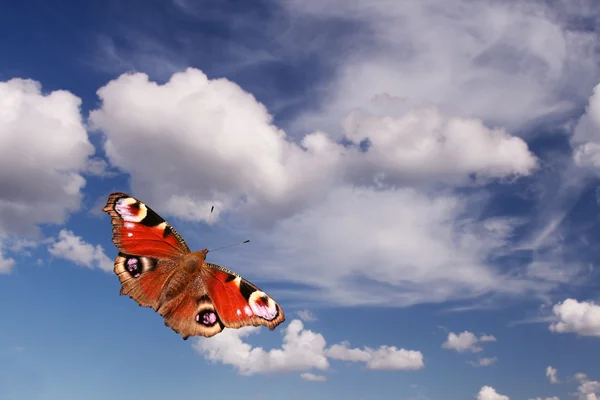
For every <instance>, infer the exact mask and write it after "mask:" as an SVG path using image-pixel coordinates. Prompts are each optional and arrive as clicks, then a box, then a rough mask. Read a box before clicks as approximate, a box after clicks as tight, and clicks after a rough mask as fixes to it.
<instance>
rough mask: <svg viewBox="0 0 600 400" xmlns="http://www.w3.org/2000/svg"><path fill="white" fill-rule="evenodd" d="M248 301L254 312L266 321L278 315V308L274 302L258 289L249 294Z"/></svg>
mask: <svg viewBox="0 0 600 400" xmlns="http://www.w3.org/2000/svg"><path fill="white" fill-rule="evenodd" d="M248 303H249V304H250V308H251V309H252V312H254V314H256V315H257V316H259V317H261V318H263V319H266V320H267V321H272V320H274V319H275V318H277V316H278V315H279V309H278V307H277V305H276V304H275V302H274V301H273V300H272V299H271V298H270V297H269V296H267V295H266V294H265V293H264V292H261V291H259V290H257V291H255V292H254V293H252V294H251V295H250V298H249V299H248Z"/></svg>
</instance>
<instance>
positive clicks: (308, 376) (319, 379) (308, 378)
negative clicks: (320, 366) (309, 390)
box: [300, 372, 327, 382]
mask: <svg viewBox="0 0 600 400" xmlns="http://www.w3.org/2000/svg"><path fill="white" fill-rule="evenodd" d="M300 377H301V378H302V379H304V380H306V381H312V382H325V381H327V377H326V376H323V375H315V374H313V373H310V372H303V373H301V374H300Z"/></svg>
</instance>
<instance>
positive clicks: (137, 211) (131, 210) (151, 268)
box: [103, 193, 190, 310]
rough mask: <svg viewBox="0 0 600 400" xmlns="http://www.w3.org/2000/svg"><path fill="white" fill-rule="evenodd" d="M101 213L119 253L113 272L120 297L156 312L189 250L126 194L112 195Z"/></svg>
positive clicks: (164, 222) (157, 219)
mask: <svg viewBox="0 0 600 400" xmlns="http://www.w3.org/2000/svg"><path fill="white" fill-rule="evenodd" d="M103 211H105V212H107V213H108V214H109V215H110V216H111V222H112V225H113V242H114V243H115V245H116V246H117V248H118V249H119V255H118V256H117V258H116V259H115V268H114V271H115V273H116V274H117V276H118V277H119V280H120V281H121V284H122V287H121V294H122V295H125V294H126V295H129V296H130V297H131V298H132V299H134V300H135V301H137V302H138V303H139V304H140V305H142V306H145V307H152V308H154V309H155V310H156V309H157V308H158V307H159V306H160V304H161V302H162V301H161V295H162V292H163V289H164V287H165V285H166V284H167V282H168V280H169V278H170V277H171V275H172V274H173V273H174V272H175V270H176V269H177V267H178V264H179V261H180V259H181V257H182V256H184V255H185V254H188V253H190V249H189V247H188V246H187V244H186V243H185V241H184V240H183V238H182V237H181V235H179V233H178V232H177V231H176V230H175V229H174V228H173V227H172V226H171V225H169V224H168V223H167V222H166V221H165V220H164V219H162V218H161V217H160V216H159V215H158V214H157V213H156V212H154V211H153V210H152V209H151V208H150V207H148V206H146V205H145V204H144V203H142V202H141V201H139V200H138V199H136V198H134V197H132V196H130V195H128V194H126V193H112V194H111V195H110V196H109V197H108V201H107V202H106V206H105V207H104V209H103Z"/></svg>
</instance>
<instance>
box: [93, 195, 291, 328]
mask: <svg viewBox="0 0 600 400" xmlns="http://www.w3.org/2000/svg"><path fill="white" fill-rule="evenodd" d="M103 211H105V212H108V213H109V214H110V216H111V221H112V225H113V242H114V243H115V245H116V246H117V248H118V249H119V255H118V256H117V258H116V259H115V269H114V271H115V273H116V274H117V275H118V277H119V280H120V281H121V284H122V287H121V294H127V295H129V296H130V297H131V298H133V299H134V300H136V301H137V302H138V303H139V304H140V305H142V306H148V307H152V308H154V310H156V311H157V312H158V313H159V314H160V315H162V316H163V317H164V319H165V325H167V326H170V327H171V328H172V329H173V330H174V331H175V332H178V333H180V334H181V335H182V336H183V338H184V339H187V338H188V337H189V336H193V335H202V336H206V337H210V336H213V335H216V334H217V333H219V332H221V331H222V330H223V328H224V327H228V328H240V327H242V326H248V325H254V326H259V325H266V326H268V327H269V328H270V329H271V330H273V329H275V327H276V326H277V325H279V324H281V323H282V322H283V321H285V316H284V314H283V310H282V309H281V307H280V306H279V304H277V303H276V302H275V301H274V300H273V299H272V298H271V297H269V296H268V295H267V294H266V293H264V292H263V291H261V290H260V289H259V288H258V287H256V286H255V285H253V284H252V283H250V282H248V281H247V280H245V279H243V278H242V277H240V276H238V275H237V274H235V273H234V272H232V271H229V270H227V269H225V268H223V267H221V266H219V265H216V264H210V263H206V262H205V261H204V260H205V256H206V252H207V251H199V252H194V253H191V252H190V249H189V247H188V246H187V244H186V243H185V241H184V240H183V238H182V237H181V235H179V233H178V232H177V231H176V230H175V229H174V228H173V227H172V226H171V225H169V224H168V223H167V222H166V221H165V220H164V219H162V218H161V217H160V216H159V215H158V214H157V213H155V212H154V211H153V210H152V209H151V208H150V207H148V206H146V205H145V204H144V203H142V202H141V201H139V200H138V199H136V198H134V197H132V196H130V195H128V194H126V193H112V194H111V195H110V196H109V197H108V201H107V203H106V206H105V207H104V209H103Z"/></svg>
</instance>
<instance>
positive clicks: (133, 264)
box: [125, 257, 142, 278]
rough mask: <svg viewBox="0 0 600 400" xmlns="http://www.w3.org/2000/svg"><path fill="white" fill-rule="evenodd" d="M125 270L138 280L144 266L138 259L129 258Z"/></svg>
mask: <svg viewBox="0 0 600 400" xmlns="http://www.w3.org/2000/svg"><path fill="white" fill-rule="evenodd" d="M125 268H127V272H129V274H130V275H131V276H133V277H134V278H138V277H139V276H140V275H141V274H142V264H141V263H140V260H139V259H138V258H137V257H131V258H128V259H127V261H126V263H125Z"/></svg>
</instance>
